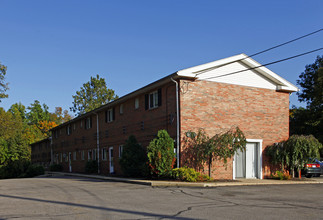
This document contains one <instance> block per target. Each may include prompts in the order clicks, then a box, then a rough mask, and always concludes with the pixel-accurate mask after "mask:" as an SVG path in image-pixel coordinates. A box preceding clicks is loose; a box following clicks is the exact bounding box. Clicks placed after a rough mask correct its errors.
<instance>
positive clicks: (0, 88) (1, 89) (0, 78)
mask: <svg viewBox="0 0 323 220" xmlns="http://www.w3.org/2000/svg"><path fill="white" fill-rule="evenodd" d="M6 73H7V67H6V66H4V65H2V64H1V62H0V102H1V99H3V98H7V97H8V94H6V91H7V90H8V83H5V75H6Z"/></svg>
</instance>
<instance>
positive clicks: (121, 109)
mask: <svg viewBox="0 0 323 220" xmlns="http://www.w3.org/2000/svg"><path fill="white" fill-rule="evenodd" d="M122 114H123V104H121V105H120V115H122Z"/></svg>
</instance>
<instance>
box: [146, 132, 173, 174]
mask: <svg viewBox="0 0 323 220" xmlns="http://www.w3.org/2000/svg"><path fill="white" fill-rule="evenodd" d="M147 151H148V160H149V167H150V171H151V174H152V175H156V176H158V177H167V176H169V175H170V172H171V171H172V169H173V166H174V163H175V161H176V158H175V153H174V140H173V139H172V138H171V137H170V136H169V134H168V133H167V131H166V130H160V131H158V134H157V138H155V139H154V140H152V141H151V142H150V144H149V146H148V148H147Z"/></svg>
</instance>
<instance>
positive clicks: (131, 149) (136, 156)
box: [120, 135, 148, 177]
mask: <svg viewBox="0 0 323 220" xmlns="http://www.w3.org/2000/svg"><path fill="white" fill-rule="evenodd" d="M120 166H121V169H122V171H123V174H124V175H125V176H129V177H141V176H147V173H148V168H147V154H146V151H145V150H144V148H143V147H142V146H141V145H140V144H139V143H138V141H137V139H136V138H135V136H133V135H131V136H129V138H128V140H127V141H126V143H125V145H124V146H123V151H122V155H121V158H120Z"/></svg>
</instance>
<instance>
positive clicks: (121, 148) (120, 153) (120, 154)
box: [119, 145, 123, 158]
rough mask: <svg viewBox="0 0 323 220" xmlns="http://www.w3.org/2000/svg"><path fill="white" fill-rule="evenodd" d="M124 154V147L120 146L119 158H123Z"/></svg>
mask: <svg viewBox="0 0 323 220" xmlns="http://www.w3.org/2000/svg"><path fill="white" fill-rule="evenodd" d="M122 152H123V145H120V146H119V158H121V156H122Z"/></svg>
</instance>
